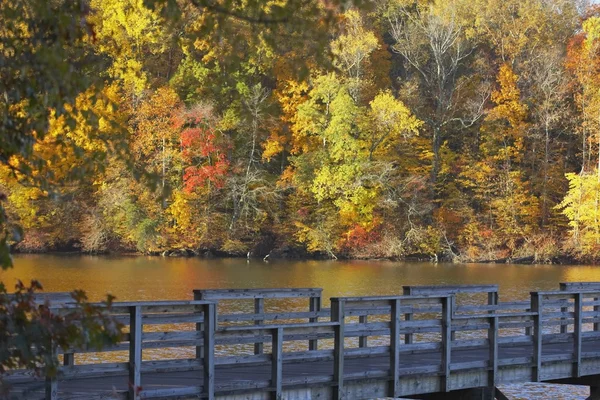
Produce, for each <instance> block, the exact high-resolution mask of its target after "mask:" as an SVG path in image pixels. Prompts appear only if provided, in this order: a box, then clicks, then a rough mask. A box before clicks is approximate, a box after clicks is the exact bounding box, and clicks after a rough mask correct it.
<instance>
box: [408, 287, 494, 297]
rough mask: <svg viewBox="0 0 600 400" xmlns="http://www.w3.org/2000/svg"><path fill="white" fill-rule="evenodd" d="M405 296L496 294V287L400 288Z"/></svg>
mask: <svg viewBox="0 0 600 400" xmlns="http://www.w3.org/2000/svg"><path fill="white" fill-rule="evenodd" d="M402 289H403V293H404V294H405V295H411V296H415V295H440V294H446V295H452V294H458V293H492V292H498V285H418V286H402Z"/></svg>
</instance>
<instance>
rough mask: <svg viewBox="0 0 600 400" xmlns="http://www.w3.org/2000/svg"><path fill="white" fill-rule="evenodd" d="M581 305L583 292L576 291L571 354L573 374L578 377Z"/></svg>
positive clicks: (579, 368)
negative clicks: (572, 356) (573, 358)
mask: <svg viewBox="0 0 600 400" xmlns="http://www.w3.org/2000/svg"><path fill="white" fill-rule="evenodd" d="M582 307H583V294H582V293H577V294H576V295H575V305H574V308H575V310H574V311H575V318H574V321H573V335H574V337H573V343H574V346H575V348H574V349H573V355H574V356H575V360H574V363H573V376H574V377H575V378H579V377H580V376H581V336H582V332H581V330H582V324H581V322H582V321H581V312H582Z"/></svg>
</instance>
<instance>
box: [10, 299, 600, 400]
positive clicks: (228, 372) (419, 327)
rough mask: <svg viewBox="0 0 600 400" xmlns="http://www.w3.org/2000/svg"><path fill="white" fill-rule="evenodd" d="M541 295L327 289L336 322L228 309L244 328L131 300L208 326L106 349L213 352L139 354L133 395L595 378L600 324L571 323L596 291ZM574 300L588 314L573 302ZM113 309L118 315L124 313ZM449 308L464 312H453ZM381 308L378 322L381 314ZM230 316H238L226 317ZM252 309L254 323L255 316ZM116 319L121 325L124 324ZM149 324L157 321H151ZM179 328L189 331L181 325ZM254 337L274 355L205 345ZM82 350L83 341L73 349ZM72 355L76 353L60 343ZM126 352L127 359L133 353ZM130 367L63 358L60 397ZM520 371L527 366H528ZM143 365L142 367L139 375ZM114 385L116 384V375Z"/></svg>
mask: <svg viewBox="0 0 600 400" xmlns="http://www.w3.org/2000/svg"><path fill="white" fill-rule="evenodd" d="M541 293H542V294H541V295H539V294H538V298H537V300H535V299H534V296H533V295H532V299H531V302H529V303H528V304H525V303H524V302H517V303H518V304H516V305H515V304H514V303H513V304H512V305H506V304H502V303H500V304H498V305H491V304H487V305H481V306H465V308H464V309H461V306H457V307H456V309H455V307H454V305H455V303H454V301H453V299H454V296H453V295H445V296H424V297H420V296H375V297H362V298H352V299H351V301H350V302H348V301H347V299H346V298H338V299H337V300H334V301H333V302H332V304H333V306H334V307H333V308H334V311H333V312H332V313H331V314H330V318H331V320H332V321H333V320H334V319H336V320H337V322H329V323H319V322H317V321H313V320H309V319H311V318H318V317H320V316H322V314H316V313H312V312H311V311H309V312H306V314H304V317H303V318H298V320H300V319H303V320H305V321H306V320H309V322H308V323H300V324H297V323H292V322H294V321H290V323H286V322H287V321H277V319H275V320H274V322H276V323H275V324H270V323H267V322H266V321H268V320H269V319H268V318H266V316H267V314H266V313H264V312H263V313H262V314H260V315H259V314H258V313H254V314H252V313H248V314H239V315H240V318H239V320H240V321H250V323H251V325H248V324H246V325H244V326H223V327H221V328H219V329H217V325H216V305H215V304H214V303H212V304H210V305H209V304H208V303H206V302H204V301H199V303H197V304H194V303H191V302H177V304H173V302H145V304H144V305H143V306H140V307H141V323H142V326H143V325H144V324H145V321H152V322H156V321H169V320H170V321H174V320H175V321H182V320H183V318H182V317H185V318H189V317H190V316H195V317H196V319H195V320H194V322H193V323H194V324H195V323H203V324H204V323H206V322H205V318H208V319H209V320H208V321H212V323H211V322H208V324H207V325H208V327H205V328H206V329H208V331H209V332H210V334H209V335H208V336H207V335H205V334H204V333H202V332H201V331H200V332H197V331H194V330H192V331H189V330H188V331H184V330H181V331H178V330H169V331H164V332H161V331H156V330H153V331H152V332H145V333H141V332H142V329H141V327H140V328H139V329H138V331H137V332H139V333H140V334H137V335H136V330H135V326H136V323H134V324H133V326H132V333H131V334H126V335H125V337H124V338H123V340H124V341H123V343H121V344H119V345H117V346H115V347H113V348H111V349H106V351H107V352H108V351H114V349H123V348H127V347H132V346H134V343H135V341H136V338H137V337H141V346H140V348H141V349H144V348H162V347H185V346H188V347H196V346H198V345H199V343H200V344H202V345H204V346H206V349H211V350H210V351H208V350H207V356H210V357H211V358H212V360H209V359H207V358H203V359H196V358H190V359H182V360H157V361H146V362H141V359H140V365H141V366H140V374H144V380H143V383H144V385H142V386H144V389H143V390H142V392H141V393H140V394H139V398H159V397H160V398H167V397H171V398H185V397H194V398H197V397H207V398H214V397H215V396H218V397H222V396H229V395H231V396H233V397H236V396H246V393H247V396H248V397H249V398H259V397H260V398H265V397H266V396H269V395H271V396H272V397H274V398H287V396H288V393H291V392H290V390H291V391H295V390H304V389H308V390H310V391H311V393H312V394H313V395H314V396H315V397H319V398H329V397H331V396H332V395H333V397H335V398H343V397H346V398H347V400H352V399H355V398H357V396H362V397H360V398H363V397H364V398H366V397H373V398H374V397H381V396H382V395H385V394H390V395H398V396H408V397H411V396H410V395H411V394H414V395H420V394H426V393H431V392H432V391H440V390H442V391H444V390H452V391H457V390H462V389H466V388H469V387H485V386H487V387H488V388H490V387H493V385H495V384H500V383H501V384H505V383H507V380H506V379H509V381H508V383H514V382H517V381H518V382H524V381H527V380H538V381H548V380H557V379H565V378H572V379H581V378H577V376H582V377H589V376H590V375H593V376H597V375H594V374H599V373H600V332H583V331H582V326H583V324H585V323H596V322H597V321H595V318H597V317H596V315H597V313H596V312H593V311H591V307H596V306H597V305H600V304H598V302H597V300H593V299H596V296H598V298H600V293H598V292H594V291H589V290H581V291H578V292H577V291H562V292H541ZM488 296H489V295H488ZM252 299H254V298H252ZM489 301H490V298H489V297H488V302H489ZM536 301H537V304H536ZM125 304H129V305H128V306H125ZM135 304H140V303H131V302H130V303H122V304H119V305H117V307H118V308H117V310H118V313H116V315H117V316H118V317H119V318H123V317H124V316H125V315H127V317H128V319H129V320H131V313H130V311H131V307H135ZM198 304H199V305H198ZM340 304H341V307H340ZM569 305H570V306H569ZM210 306H212V307H214V308H215V309H214V310H213V311H212V312H211V311H210V310H209V308H210ZM568 306H569V307H572V311H571V309H570V308H569V309H568V310H567V311H560V308H564V307H568ZM126 307H129V308H126ZM584 307H585V308H586V310H587V311H583V308H584ZM123 309H126V310H127V311H128V313H127V314H124V313H123ZM182 310H184V311H182ZM459 310H461V311H460V312H464V313H465V314H460V313H459ZM528 310H531V311H528ZM407 312H408V313H411V314H412V315H418V314H421V315H419V316H418V319H415V318H413V319H412V320H409V321H404V319H403V318H401V316H402V315H403V314H405V313H407ZM440 312H441V316H440ZM277 314H293V313H277ZM336 314H337V316H336ZM386 314H387V315H388V316H389V321H386V320H385V319H384V318H385V317H384V316H385V315H386ZM436 314H437V315H436ZM235 315H238V314H232V315H231V316H232V317H234V316H235ZM372 315H373V317H371V316H372ZM349 316H356V319H354V318H347V317H349ZM379 316H381V317H379ZM198 317H201V318H202V319H201V320H200V319H198ZM361 317H364V319H361ZM396 317H398V318H396ZM259 318H260V320H261V321H264V322H265V325H259V324H256V325H255V324H254V321H257V320H258V319H259ZM561 318H562V319H563V321H561ZM291 319H295V318H291ZM357 319H358V323H357V322H356V321H357ZM599 320H600V319H599ZM125 322H127V324H131V321H125ZM565 324H569V325H573V326H574V331H573V332H572V333H571V332H569V333H546V334H542V328H544V329H546V330H547V331H548V330H549V329H550V328H552V327H557V328H555V329H556V330H554V332H556V331H557V330H558V327H560V326H561V325H565ZM519 327H520V328H521V329H522V328H523V327H525V328H527V327H530V328H534V335H533V336H523V335H519V336H517V335H518V334H517V333H516V331H511V332H510V334H511V335H515V336H503V337H500V336H499V333H498V331H499V329H516V328H519ZM156 328H158V327H154V328H153V329H156ZM160 329H163V328H162V327H161V328H160ZM165 329H172V328H171V327H165ZM175 329H178V328H175ZM182 329H189V326H188V328H182ZM486 331H487V336H486V335H485V332H486ZM453 332H466V334H467V335H468V338H467V339H461V340H457V341H453V340H452V333H453ZM471 332H472V333H471ZM521 332H522V331H521ZM408 333H410V334H415V333H428V334H430V335H425V336H422V337H421V336H419V337H418V339H419V342H415V343H413V344H410V345H404V344H403V345H399V342H400V340H399V339H401V338H403V336H404V335H405V334H408ZM503 333H504V332H503ZM400 335H402V336H400ZM448 335H450V338H448ZM471 335H474V336H471ZM211 336H212V337H211ZM368 336H383V337H384V338H383V340H384V341H385V340H388V338H389V340H390V345H389V346H388V345H380V343H381V342H375V341H373V342H372V347H357V348H346V347H345V346H344V338H351V337H352V338H353V337H357V338H359V342H360V338H361V337H368ZM471 337H472V338H471ZM324 338H333V339H334V340H333V347H332V346H331V343H330V342H327V343H323V347H324V349H321V350H318V349H314V350H309V351H289V350H287V349H288V348H287V346H285V347H284V346H283V342H285V341H291V340H300V341H311V340H314V339H319V340H320V339H324ZM440 338H441V340H440ZM375 340H377V341H379V340H381V339H380V338H376V339H375ZM423 340H424V341H423ZM258 342H260V343H264V342H271V344H272V346H273V352H272V353H271V354H257V355H254V354H238V355H233V354H230V355H223V354H222V353H221V352H222V349H221V348H218V349H217V350H218V351H219V352H218V353H217V354H215V346H216V345H217V344H232V345H235V344H238V343H240V344H243V343H253V344H254V343H258ZM207 343H208V344H207ZM124 346H125V347H124ZM326 346H327V347H326ZM284 348H286V350H285V351H284ZM325 348H326V349H325ZM542 348H543V354H542ZM87 351H91V349H85V350H81V352H87ZM73 352H78V350H73V351H66V353H73ZM140 356H141V353H140ZM190 356H191V357H193V355H190ZM131 359H134V360H135V356H134V357H133V358H130V360H131ZM274 360H275V362H273V361H274ZM130 365H131V363H130V362H127V363H106V364H90V365H72V366H65V367H62V368H61V384H60V388H61V392H60V393H59V395H60V398H61V399H78V398H90V399H94V398H98V399H100V398H103V396H105V395H102V394H98V393H97V392H93V390H94V389H93V388H92V387H94V386H95V387H96V388H98V386H97V383H96V382H97V381H105V382H107V380H106V378H110V377H118V376H123V375H124V376H127V373H128V371H129V373H131V370H132V369H131V368H130ZM279 365H280V368H279ZM388 365H389V368H388ZM216 368H218V371H217V373H216V377H217V378H218V380H217V381H215V369H216ZM332 369H333V374H332ZM284 370H285V372H286V375H285V377H284V375H283V371H284ZM530 370H531V373H529V372H528V371H530ZM396 371H397V373H396ZM146 374H149V376H148V377H146ZM150 374H152V375H150ZM166 376H169V377H170V378H166ZM511 376H512V378H511ZM90 377H97V379H93V380H90V379H87V380H86V381H81V382H82V383H80V384H77V381H76V380H77V379H83V378H90ZM211 377H212V378H211ZM273 377H275V379H273ZM269 378H271V379H269ZM7 379H8V380H7V382H29V381H30V380H31V379H32V375H30V374H29V375H28V374H27V373H26V372H19V371H10V373H9V374H8V375H7ZM113 379H114V378H113ZM167 379H170V380H167ZM511 379H512V380H511ZM62 380H64V383H63V381H62ZM155 380H156V381H155ZM125 381H126V379H123V381H122V382H123V384H122V386H121V387H117V388H116V389H115V393H117V397H118V395H119V393H121V392H123V391H124V390H126V389H127V386H125V385H124V382H125ZM84 382H85V383H84ZM114 382H119V379H116V380H114ZM376 382H379V383H377V384H378V385H380V386H378V387H379V389H377V390H376V391H363V390H367V389H366V388H368V387H369V385H373V384H374V383H376ZM205 383H207V384H205ZM579 384H588V383H581V382H580V383H579ZM63 385H64V386H63ZM86 385H89V386H90V387H88V386H86ZM109 385H112V384H109ZM386 385H387V389H386ZM109 387H110V386H109ZM73 388H75V390H74V389H73ZM332 388H333V394H332V391H331V389H332ZM410 388H412V389H410ZM415 388H416V389H415ZM44 390H45V389H44V382H41V384H40V388H39V392H40V396H39V397H42V393H43V392H44ZM130 390H131V388H130ZM368 390H371V389H368ZM386 390H387V393H386ZM407 390H409V391H407ZM414 390H417V391H418V392H417V391H414ZM211 393H212V394H211ZM307 393H308V392H307ZM358 393H360V394H358ZM106 396H108V394H106ZM132 398H134V397H132Z"/></svg>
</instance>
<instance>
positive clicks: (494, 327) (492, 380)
mask: <svg viewBox="0 0 600 400" xmlns="http://www.w3.org/2000/svg"><path fill="white" fill-rule="evenodd" d="M488 342H489V344H488V348H489V353H488V367H489V371H488V387H492V388H493V387H496V377H497V376H498V358H499V357H498V317H497V316H496V317H490V328H489V329H488Z"/></svg>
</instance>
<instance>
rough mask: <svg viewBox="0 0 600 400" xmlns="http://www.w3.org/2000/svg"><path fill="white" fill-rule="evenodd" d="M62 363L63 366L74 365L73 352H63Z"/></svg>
mask: <svg viewBox="0 0 600 400" xmlns="http://www.w3.org/2000/svg"><path fill="white" fill-rule="evenodd" d="M63 365H64V366H65V367H72V366H73V365H75V354H73V353H65V354H63Z"/></svg>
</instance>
